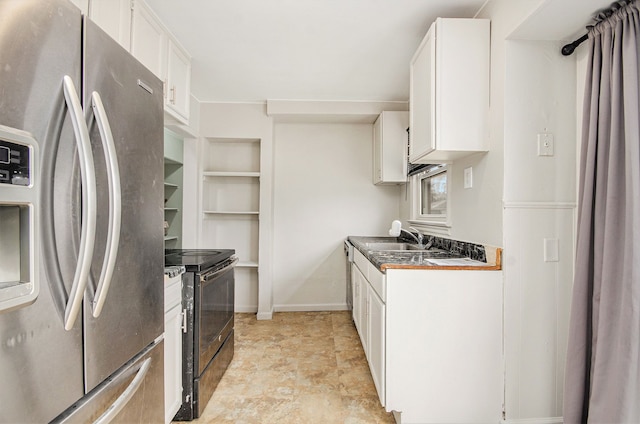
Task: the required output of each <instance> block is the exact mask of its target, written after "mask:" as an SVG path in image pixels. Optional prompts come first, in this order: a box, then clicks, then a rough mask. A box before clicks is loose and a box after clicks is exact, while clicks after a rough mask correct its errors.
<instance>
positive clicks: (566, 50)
mask: <svg viewBox="0 0 640 424" xmlns="http://www.w3.org/2000/svg"><path fill="white" fill-rule="evenodd" d="M587 38H589V34H585V35H583V36H582V37H580V38H578V39H577V40H576V41H574V42H572V43H569V44H565V45H564V46H563V47H562V55H563V56H569V55H571V53H573V51H574V50H575V49H576V47H578V46H579V45H580V44H582V43H583V42H584V41H587Z"/></svg>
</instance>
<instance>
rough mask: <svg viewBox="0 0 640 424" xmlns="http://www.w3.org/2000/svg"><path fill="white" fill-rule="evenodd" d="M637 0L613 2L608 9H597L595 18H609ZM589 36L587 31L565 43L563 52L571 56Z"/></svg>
mask: <svg viewBox="0 0 640 424" xmlns="http://www.w3.org/2000/svg"><path fill="white" fill-rule="evenodd" d="M634 1H635V0H620V1H616V2H614V3H613V4H611V6H610V7H609V8H608V9H604V10H600V11H597V12H596V14H595V15H594V17H593V20H594V21H596V22H601V21H603V20H605V19H607V18H608V17H609V16H611V15H613V13H614V12H615V11H616V10H618V9H620V8H621V7H624V6H626V5H628V4H631V3H633V2H634ZM591 28H593V26H592V25H589V26H587V31H589V30H590V29H591ZM587 38H589V34H588V32H587V34H585V35H583V36H582V37H580V38H578V39H577V40H575V41H574V42H572V43H569V44H565V45H564V46H563V47H562V50H561V51H562V54H563V55H564V56H569V55H571V53H573V51H574V50H575V49H576V48H577V47H578V46H579V45H580V44H582V43H583V42H584V41H586V40H587Z"/></svg>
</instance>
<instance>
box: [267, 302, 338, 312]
mask: <svg viewBox="0 0 640 424" xmlns="http://www.w3.org/2000/svg"><path fill="white" fill-rule="evenodd" d="M348 309H349V308H348V307H347V304H346V303H325V304H297V305H296V304H292V305H273V310H274V311H275V312H323V311H347V310H348Z"/></svg>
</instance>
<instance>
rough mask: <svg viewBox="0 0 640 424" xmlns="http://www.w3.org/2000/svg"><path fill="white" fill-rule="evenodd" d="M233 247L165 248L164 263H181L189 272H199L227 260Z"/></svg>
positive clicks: (229, 258) (233, 252) (232, 253)
mask: <svg viewBox="0 0 640 424" xmlns="http://www.w3.org/2000/svg"><path fill="white" fill-rule="evenodd" d="M235 253H236V251H235V250H234V249H165V251H164V265H165V266H176V265H182V266H184V267H185V268H186V269H187V271H189V272H200V271H203V270H205V269H208V268H212V267H214V266H217V265H219V264H223V263H226V262H229V261H230V260H231V257H232V256H233V255H234V254H235Z"/></svg>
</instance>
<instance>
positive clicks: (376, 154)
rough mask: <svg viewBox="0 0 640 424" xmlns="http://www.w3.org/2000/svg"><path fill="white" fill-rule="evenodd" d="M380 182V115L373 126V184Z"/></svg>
mask: <svg viewBox="0 0 640 424" xmlns="http://www.w3.org/2000/svg"><path fill="white" fill-rule="evenodd" d="M381 182H382V114H380V116H378V119H376V122H375V123H374V124H373V183H374V184H379V183H381Z"/></svg>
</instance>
